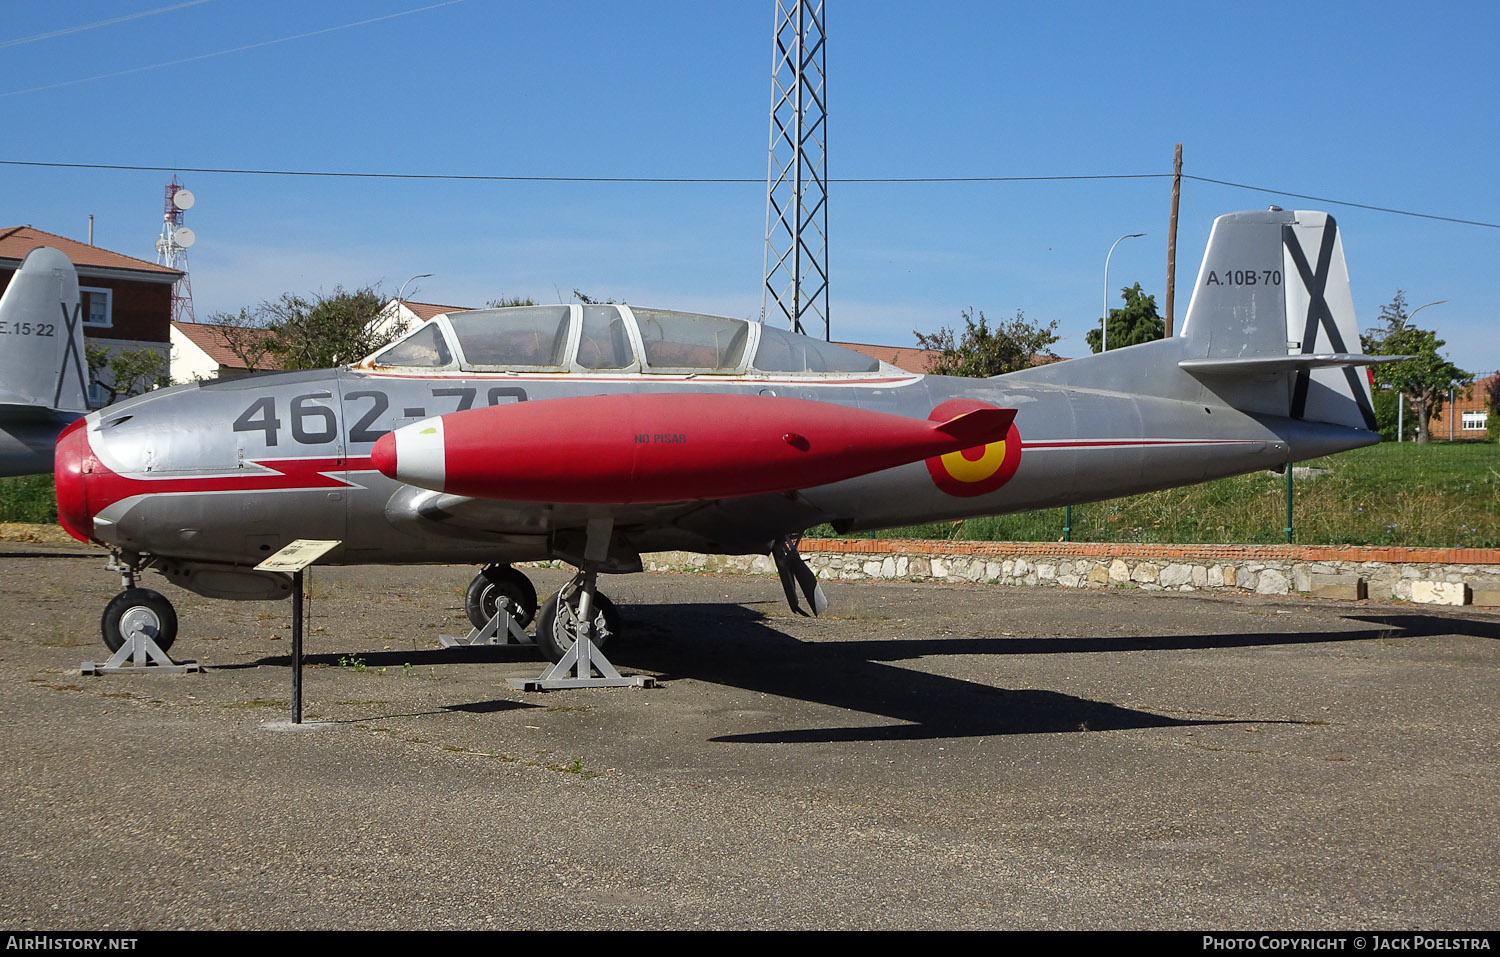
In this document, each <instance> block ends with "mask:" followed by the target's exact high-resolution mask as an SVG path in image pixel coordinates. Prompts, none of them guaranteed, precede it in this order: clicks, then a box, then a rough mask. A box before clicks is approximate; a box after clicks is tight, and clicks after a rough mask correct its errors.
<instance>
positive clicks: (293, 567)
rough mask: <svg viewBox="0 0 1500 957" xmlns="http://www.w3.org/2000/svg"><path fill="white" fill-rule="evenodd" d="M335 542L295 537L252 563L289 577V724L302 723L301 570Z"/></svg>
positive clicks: (259, 567)
mask: <svg viewBox="0 0 1500 957" xmlns="http://www.w3.org/2000/svg"><path fill="white" fill-rule="evenodd" d="M338 544H340V542H339V540H334V541H331V542H330V541H323V540H319V539H315V538H299V539H297V540H296V541H295V542H292V543H291V544H290V545H287V546H285V547H283V548H282V549H281V550H280V551H278V552H277V553H276V554H274V555H272V556H271V557H270V558H268V559H266V560H265V561H263V562H261V563H260V564H259V565H256V566H255V570H256V571H261V572H282V573H290V574H291V576H292V724H301V723H302V570H303V569H305V568H306V567H307V566H309V565H311V564H312V563H313V562H315V561H317V560H318V559H320V558H322V557H323V556H324V555H326V554H328V552H329V551H330V550H331V549H332V548H333V547H334V546H335V545H338Z"/></svg>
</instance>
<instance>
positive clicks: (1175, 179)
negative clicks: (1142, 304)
mask: <svg viewBox="0 0 1500 957" xmlns="http://www.w3.org/2000/svg"><path fill="white" fill-rule="evenodd" d="M1181 198H1182V144H1181V143H1178V144H1177V155H1176V156H1175V157H1173V159H1172V223H1171V225H1170V226H1169V227H1168V229H1167V338H1168V339H1170V338H1172V335H1173V332H1172V330H1173V325H1172V300H1173V299H1174V298H1175V297H1176V295H1177V203H1178V200H1180V199H1181Z"/></svg>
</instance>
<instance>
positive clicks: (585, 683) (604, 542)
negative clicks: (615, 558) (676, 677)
mask: <svg viewBox="0 0 1500 957" xmlns="http://www.w3.org/2000/svg"><path fill="white" fill-rule="evenodd" d="M613 530H614V519H612V518H591V519H589V523H588V538H587V540H586V542H585V544H584V547H583V565H582V566H581V568H580V571H581V572H582V574H581V575H580V576H579V584H578V635H577V636H576V637H575V638H574V639H573V646H572V647H571V648H569V649H568V650H567V652H566V653H565V654H564V655H563V658H562V660H561V661H559V662H558V663H557V664H555V665H553V666H552V667H550V668H548V669H547V670H546V671H544V672H542V674H541V676H540V677H537V678H532V679H529V680H526V679H520V678H512V679H510V685H511V687H513V688H517V689H519V690H521V691H555V690H561V689H564V688H654V687H656V679H655V678H648V677H646V676H645V675H632V676H630V677H628V678H627V677H624V676H622V675H621V674H620V672H619V671H617V670H615V667H614V665H612V664H610V661H609V659H608V658H606V657H605V656H604V652H602V651H600V650H599V647H598V646H597V645H595V644H594V642H593V640H592V634H591V633H592V631H593V628H594V593H595V591H596V586H597V585H598V581H599V566H600V564H602V563H603V562H604V560H605V559H606V558H607V557H608V556H609V537H610V533H611V532H612V531H613ZM558 604H559V605H562V604H565V603H564V602H563V601H562V600H561V599H559V601H558ZM563 613H564V611H563V609H562V608H559V609H558V611H557V614H558V615H559V616H561V615H562V614H563ZM538 627H540V623H539V624H538ZM595 672H598V673H599V677H597V678H595V677H594V673H595Z"/></svg>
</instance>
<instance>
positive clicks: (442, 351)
mask: <svg viewBox="0 0 1500 957" xmlns="http://www.w3.org/2000/svg"><path fill="white" fill-rule="evenodd" d="M452 361H453V354H452V353H451V352H449V351H448V343H447V342H445V341H444V340H443V331H442V330H441V329H439V328H438V327H437V326H435V325H432V324H431V323H427V324H424V325H423V326H422V327H421V328H419V329H417V331H415V332H413V333H412V334H411V335H409V336H407V337H406V338H405V339H403V340H401V341H400V342H398V343H396V344H395V345H393V346H391V347H390V348H389V349H387V350H385V351H384V352H382V353H380V355H378V356H376V357H375V364H376V365H382V366H408V367H415V368H424V369H430V368H440V367H442V366H445V365H448V364H449V363H451V362H452Z"/></svg>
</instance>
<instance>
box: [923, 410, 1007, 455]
mask: <svg viewBox="0 0 1500 957" xmlns="http://www.w3.org/2000/svg"><path fill="white" fill-rule="evenodd" d="M1015 418H1016V410H1015V409H993V408H984V409H973V410H971V411H969V412H964V413H962V414H960V415H955V416H954V417H953V418H951V419H949V420H948V421H946V422H942V423H939V424H938V425H936V426H934V428H936V429H937V431H939V432H942V433H943V434H945V435H951V436H952V437H953V438H954V439H956V440H958V441H961V442H963V443H964V448H974V447H976V446H980V445H987V444H989V443H990V442H993V441H994V440H995V436H997V435H999V436H1003V435H1005V434H1006V432H1007V431H1008V430H1009V429H1010V424H1011V422H1013V421H1015Z"/></svg>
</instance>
